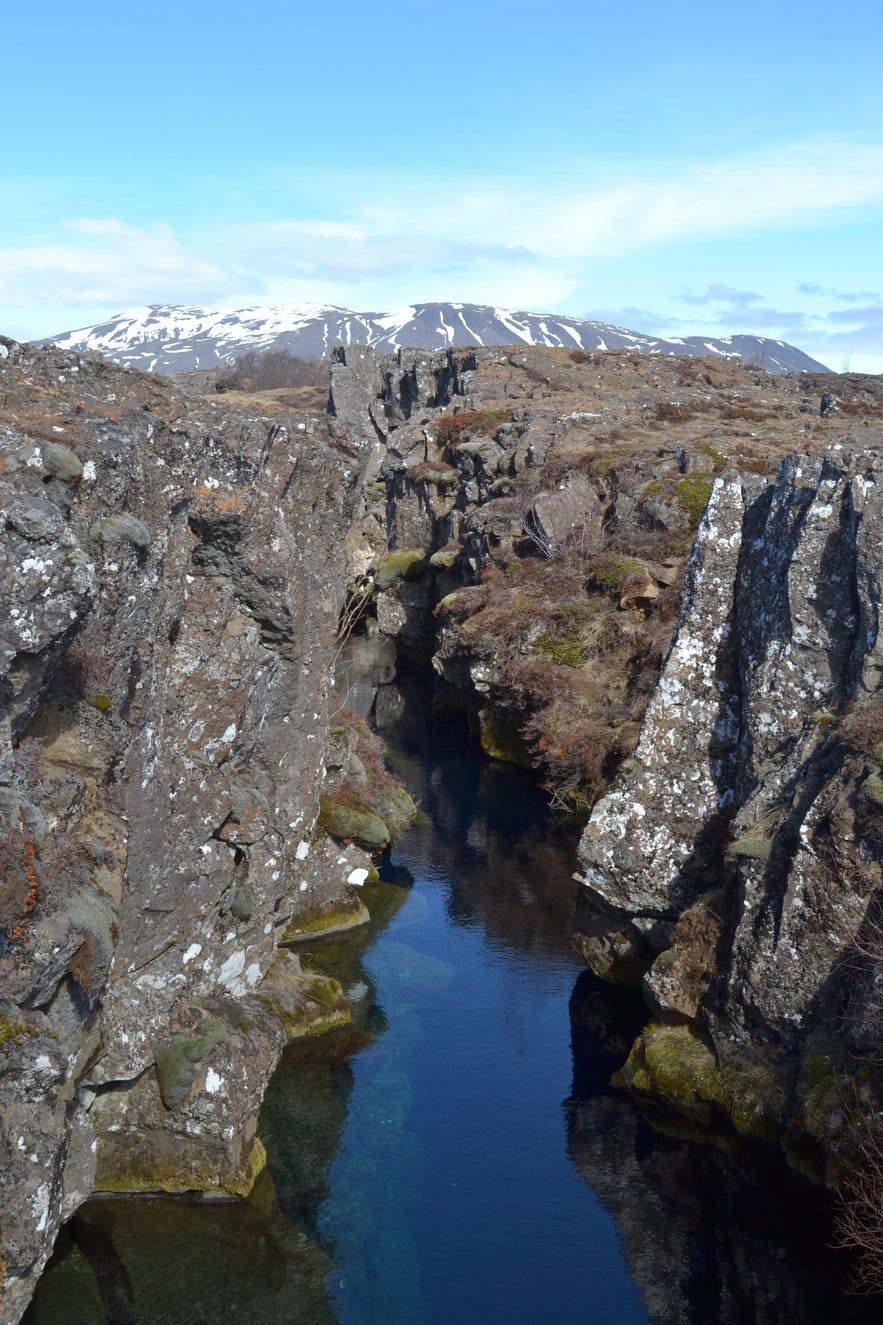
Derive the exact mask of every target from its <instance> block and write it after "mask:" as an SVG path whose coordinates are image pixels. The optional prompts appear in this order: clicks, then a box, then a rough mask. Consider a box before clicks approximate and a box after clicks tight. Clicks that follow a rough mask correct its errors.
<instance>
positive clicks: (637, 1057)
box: [623, 1022, 718, 1105]
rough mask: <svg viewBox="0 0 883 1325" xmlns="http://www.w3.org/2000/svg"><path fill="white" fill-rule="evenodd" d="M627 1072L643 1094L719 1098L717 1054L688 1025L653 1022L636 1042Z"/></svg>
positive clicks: (677, 1099)
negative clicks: (667, 1024)
mask: <svg viewBox="0 0 883 1325" xmlns="http://www.w3.org/2000/svg"><path fill="white" fill-rule="evenodd" d="M623 1075H624V1077H625V1079H626V1081H627V1082H628V1084H629V1085H630V1086H631V1087H632V1089H633V1090H635V1091H638V1092H639V1093H640V1094H642V1095H657V1096H661V1097H662V1098H663V1099H665V1100H668V1101H671V1102H672V1103H675V1104H681V1105H695V1104H712V1103H716V1102H717V1097H718V1072H717V1063H716V1060H715V1057H714V1054H713V1053H712V1051H711V1050H710V1049H709V1048H708V1046H707V1045H706V1044H704V1043H703V1042H702V1041H701V1040H700V1039H699V1038H698V1036H696V1035H694V1034H693V1032H692V1031H691V1030H690V1029H689V1028H688V1027H687V1026H663V1025H659V1024H658V1023H652V1022H651V1024H650V1025H649V1026H647V1027H646V1028H645V1029H644V1031H643V1032H642V1034H641V1035H640V1037H639V1038H638V1039H637V1040H636V1041H635V1044H634V1045H633V1046H632V1051H631V1053H630V1054H629V1057H628V1061H627V1062H626V1065H625V1067H624V1069H623Z"/></svg>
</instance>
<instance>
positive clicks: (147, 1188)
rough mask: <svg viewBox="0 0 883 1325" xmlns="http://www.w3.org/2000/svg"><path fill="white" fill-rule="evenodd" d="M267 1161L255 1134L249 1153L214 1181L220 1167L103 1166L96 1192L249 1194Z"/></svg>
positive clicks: (131, 1193) (97, 1180) (129, 1193)
mask: <svg viewBox="0 0 883 1325" xmlns="http://www.w3.org/2000/svg"><path fill="white" fill-rule="evenodd" d="M266 1163H267V1152H266V1150H265V1149H264V1146H263V1143H262V1142H261V1141H259V1140H258V1138H257V1137H255V1139H254V1141H253V1142H252V1144H251V1147H250V1149H249V1151H248V1154H247V1155H246V1156H245V1158H244V1159H243V1160H242V1162H241V1163H240V1164H239V1165H238V1167H237V1168H235V1169H233V1170H232V1171H231V1172H230V1173H228V1174H226V1175H225V1176H224V1177H223V1178H222V1179H221V1181H220V1183H218V1182H216V1181H215V1177H216V1173H217V1170H216V1169H215V1170H214V1171H213V1172H212V1173H210V1174H207V1173H202V1172H198V1171H196V1170H193V1169H186V1168H182V1167H180V1166H178V1165H172V1164H156V1163H149V1162H148V1163H146V1164H143V1165H138V1166H137V1167H133V1168H131V1169H123V1168H122V1167H117V1168H115V1169H113V1170H112V1171H111V1170H108V1169H101V1168H99V1171H98V1173H97V1175H96V1179H95V1190H96V1192H99V1193H100V1192H113V1193H114V1194H119V1195H133V1194H134V1193H136V1192H168V1193H169V1194H170V1195H178V1194H181V1193H184V1192H214V1193H217V1194H218V1195H222V1196H238V1197H245V1196H248V1194H249V1192H250V1191H251V1189H252V1187H253V1186H254V1185H255V1183H256V1182H257V1180H258V1178H259V1177H260V1175H261V1173H263V1171H264V1167H265V1166H266Z"/></svg>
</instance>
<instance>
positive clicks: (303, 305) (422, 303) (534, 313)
mask: <svg viewBox="0 0 883 1325" xmlns="http://www.w3.org/2000/svg"><path fill="white" fill-rule="evenodd" d="M433 304H446V305H448V306H450V307H452V308H489V309H494V310H496V311H497V312H502V313H510V314H515V315H518V314H524V315H525V316H530V317H553V318H556V319H559V320H561V321H565V322H591V323H595V324H596V325H598V326H606V327H611V328H612V329H613V330H617V331H624V332H628V333H630V334H638V335H641V336H647V337H649V338H651V339H655V340H665V341H675V342H677V341H683V340H692V339H695V338H697V337H705V338H706V339H708V340H730V339H733V338H734V337H736V336H751V337H758V338H759V339H761V340H772V341H781V342H783V343H785V344H791V345H793V346H794V348H795V349H800V350H803V353H804V354H807V353H809V351H807V350H805V349H804V347H803V346H802V345H799V344H795V343H794V342H792V341H785V340H784V337H782V336H770V335H765V334H764V333H763V332H761V331H751V330H750V329H749V328H747V327H746V328H744V329H743V330H741V331H726V332H718V333H716V334H715V335H714V336H712V335H711V334H710V333H709V332H702V331H692V332H691V331H687V330H684V331H682V332H680V333H679V334H677V335H671V334H669V335H666V334H665V333H663V332H659V331H652V330H649V329H647V328H638V327H634V326H626V324H625V323H622V322H611V321H609V320H608V319H605V318H597V317H588V316H585V317H582V316H579V315H578V314H575V313H556V312H555V311H554V310H553V309H551V308H525V307H515V306H514V305H511V304H509V305H506V304H500V303H487V302H482V301H479V300H474V299H409V300H406V302H405V303H403V304H401V305H400V306H399V307H398V308H354V307H352V306H351V305H347V304H331V303H321V304H320V303H314V302H310V301H306V300H291V301H289V302H287V303H248V304H237V305H228V304H214V303H191V302H188V303H181V304H162V303H149V304H136V305H134V306H130V307H129V308H122V309H118V310H117V311H116V312H114V313H111V314H109V315H108V316H107V317H104V318H102V319H101V320H100V321H99V322H90V323H86V324H84V325H83V326H80V327H64V328H58V329H56V330H55V331H54V332H52V333H50V334H49V335H42V336H35V337H31V338H30V339H31V340H32V341H48V340H52V339H53V337H55V336H71V335H76V334H77V332H81V331H83V332H85V331H91V330H93V329H94V328H95V327H99V326H104V325H106V324H111V323H113V322H116V321H118V320H119V319H120V318H126V317H132V316H133V315H134V314H136V313H138V312H141V311H142V310H150V311H153V310H154V309H161V308H164V309H171V308H174V309H179V310H188V309H193V310H194V311H199V312H217V313H220V314H230V313H260V312H267V311H270V310H273V311H278V310H280V309H289V308H299V309H316V310H325V309H327V310H333V311H335V312H340V313H354V314H356V315H358V316H359V317H372V318H388V317H392V316H394V315H395V314H400V313H403V312H404V311H405V310H406V309H412V310H415V309H418V308H423V307H426V306H430V305H433ZM4 334H5V333H4V332H3V331H2V329H0V335H4ZM12 339H15V337H13V338H12ZM812 357H815V356H812ZM829 371H831V372H833V371H835V370H834V369H830V370H829ZM881 372H883V366H881Z"/></svg>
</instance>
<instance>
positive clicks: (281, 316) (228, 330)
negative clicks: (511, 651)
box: [40, 303, 831, 373]
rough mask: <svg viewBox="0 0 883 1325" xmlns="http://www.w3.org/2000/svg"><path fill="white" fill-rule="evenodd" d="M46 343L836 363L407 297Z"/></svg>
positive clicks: (786, 366) (138, 355) (154, 322)
mask: <svg viewBox="0 0 883 1325" xmlns="http://www.w3.org/2000/svg"><path fill="white" fill-rule="evenodd" d="M40 343H41V344H55V345H57V346H58V347H59V348H60V349H70V350H83V351H88V350H92V351H97V352H98V353H100V354H103V355H105V356H106V357H107V358H109V359H113V360H114V361H115V362H117V363H120V364H123V365H125V366H126V367H130V368H138V369H140V370H142V371H145V372H154V373H170V372H185V371H190V370H193V369H208V368H220V367H226V366H229V365H230V364H232V363H233V362H234V361H235V359H236V358H237V357H238V356H239V355H240V354H243V353H245V352H246V351H249V350H269V349H273V350H287V351H289V352H290V353H292V354H297V355H300V356H301V357H303V358H326V357H328V355H329V354H330V352H331V350H332V349H333V348H334V347H335V346H336V345H366V346H371V347H372V348H374V349H377V350H381V351H395V350H398V349H403V348H406V347H407V348H411V349H426V350H439V349H448V348H451V347H454V346H456V347H458V348H462V347H468V346H493V345H512V344H521V345H541V346H546V347H564V348H569V349H573V350H597V349H601V350H616V349H630V350H632V351H638V352H643V353H648V354H664V355H700V356H702V355H709V354H711V355H719V356H722V357H727V358H736V359H740V360H742V361H743V362H746V363H752V364H756V365H757V366H758V367H763V368H766V369H767V370H768V371H770V372H773V373H788V372H803V371H808V372H829V371H831V370H830V369H828V368H827V367H826V365H824V364H821V363H819V362H818V361H817V360H815V359H813V358H811V357H810V356H809V355H808V354H805V353H804V352H803V351H802V350H800V349H798V348H797V347H796V346H793V345H789V344H788V343H787V342H786V341H780V340H773V339H771V338H770V337H766V336H753V335H736V336H724V337H711V336H708V337H706V336H686V337H664V336H651V335H646V334H644V333H641V332H635V331H630V330H628V329H627V328H625V327H618V326H614V325H613V324H611V323H607V322H595V321H592V320H590V319H588V318H575V317H565V316H559V315H557V314H551V313H526V312H518V311H512V310H509V309H502V308H498V307H496V306H494V305H490V304H468V303H419V304H408V305H406V306H405V307H404V308H402V309H399V310H398V311H396V312H393V313H373V312H356V311H354V310H352V309H346V308H339V307H337V306H335V305H330V304H325V305H323V304H279V305H268V306H260V305H256V306H252V307H248V308H241V309H229V308H215V307H211V306H207V305H175V304H152V305H147V306H144V307H141V308H136V309H132V310H129V311H128V312H125V313H120V314H118V315H117V316H115V317H113V318H110V319H108V321H107V322H102V323H97V324H95V325H94V326H91V327H83V328H79V329H77V330H74V331H68V332H62V333H60V334H58V335H56V336H51V337H47V338H46V339H45V340H44V341H42V342H40Z"/></svg>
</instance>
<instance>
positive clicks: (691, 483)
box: [674, 474, 713, 529]
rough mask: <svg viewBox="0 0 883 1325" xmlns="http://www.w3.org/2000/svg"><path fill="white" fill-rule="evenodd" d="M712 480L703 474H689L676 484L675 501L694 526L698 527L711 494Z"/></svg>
mask: <svg viewBox="0 0 883 1325" xmlns="http://www.w3.org/2000/svg"><path fill="white" fill-rule="evenodd" d="M712 487H713V484H712V481H711V479H709V478H704V477H703V476H702V475H701V474H688V476H687V477H686V478H682V479H681V481H680V482H679V483H677V484H676V485H675V490H674V495H675V501H676V502H677V503H678V505H679V506H680V508H681V510H682V511H683V512H684V513H685V515H686V516H687V517H688V519H689V521H690V524H691V525H692V526H693V528H694V529H695V528H698V526H699V521H700V520H701V519H702V516H703V514H704V512H705V508H706V506H707V505H708V499H709V497H710V496H711V489H712Z"/></svg>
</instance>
